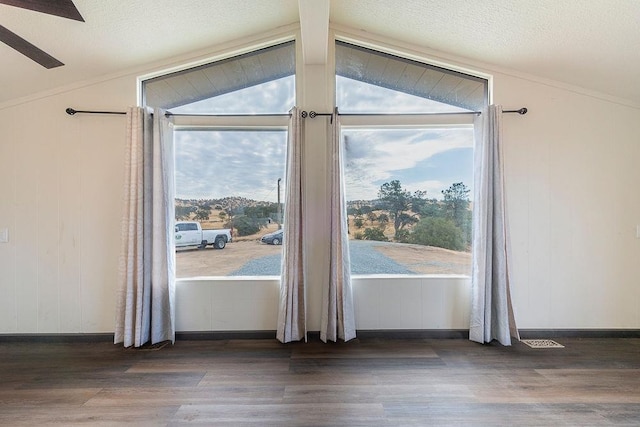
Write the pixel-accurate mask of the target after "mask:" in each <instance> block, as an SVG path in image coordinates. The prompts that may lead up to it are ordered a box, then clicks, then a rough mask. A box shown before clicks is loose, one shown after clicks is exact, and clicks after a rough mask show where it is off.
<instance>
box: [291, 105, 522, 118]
mask: <svg viewBox="0 0 640 427" xmlns="http://www.w3.org/2000/svg"><path fill="white" fill-rule="evenodd" d="M528 111H529V110H528V109H527V108H526V107H522V108H519V109H517V110H502V112H503V113H518V114H521V115H523V114H527V112H528ZM301 114H302V117H307V112H306V111H303V112H302V113H301ZM332 114H333V113H316V112H315V111H309V113H308V115H309V117H311V118H312V119H313V118H314V117H316V116H331V115H332ZM458 114H474V115H478V114H482V113H481V112H480V111H460V112H443V113H338V115H339V116H455V115H458Z"/></svg>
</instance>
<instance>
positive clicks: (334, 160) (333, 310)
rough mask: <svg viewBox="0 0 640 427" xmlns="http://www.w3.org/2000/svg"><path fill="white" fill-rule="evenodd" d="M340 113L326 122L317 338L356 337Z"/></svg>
mask: <svg viewBox="0 0 640 427" xmlns="http://www.w3.org/2000/svg"><path fill="white" fill-rule="evenodd" d="M339 120H340V116H339V115H338V112H337V109H336V111H335V112H334V113H333V115H332V116H331V123H330V124H329V126H330V129H329V132H328V134H329V140H330V145H329V149H330V150H331V153H330V164H329V175H330V180H331V184H330V191H331V195H330V197H331V201H330V206H329V216H330V222H331V230H330V233H331V234H330V239H331V242H330V254H329V283H328V284H327V286H325V287H324V289H323V294H322V321H321V323H320V339H321V340H322V341H324V342H327V340H331V341H337V340H338V338H340V339H342V340H344V341H349V340H350V339H353V338H355V337H356V326H355V316H354V311H353V296H352V289H351V261H350V258H349V236H348V228H347V227H348V226H347V208H346V201H345V192H344V169H343V168H344V165H343V158H344V154H343V153H344V149H343V144H342V139H341V137H340V121H339Z"/></svg>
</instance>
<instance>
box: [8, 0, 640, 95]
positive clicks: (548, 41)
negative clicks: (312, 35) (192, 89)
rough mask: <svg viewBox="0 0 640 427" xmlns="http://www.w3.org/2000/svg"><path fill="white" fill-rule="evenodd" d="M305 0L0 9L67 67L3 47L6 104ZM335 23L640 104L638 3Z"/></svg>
mask: <svg viewBox="0 0 640 427" xmlns="http://www.w3.org/2000/svg"><path fill="white" fill-rule="evenodd" d="M298 1H301V2H306V1H329V0H185V1H180V2H178V1H175V0H136V1H133V0H132V1H119V0H108V1H105V0H74V3H75V4H76V6H77V7H78V10H79V11H80V13H81V14H82V16H83V17H84V19H85V21H86V22H84V23H82V22H76V21H71V20H68V19H63V18H59V17H55V16H49V15H44V14H41V13H37V12H33V11H29V10H23V9H18V8H15V7H11V6H7V5H2V4H0V25H4V26H5V27H7V28H8V29H10V30H12V31H14V32H16V33H17V34H19V35H20V36H22V37H24V38H25V39H27V40H29V41H30V42H32V43H33V44H35V45H36V46H38V47H40V48H41V49H43V50H45V51H47V52H48V53H50V54H51V55H53V56H55V57H56V58H58V59H60V60H61V61H62V62H64V63H65V64H66V65H65V66H64V67H59V68H55V69H51V70H46V69H44V68H42V67H41V66H39V65H37V64H35V63H34V62H32V61H30V60H29V59H27V58H25V57H23V56H22V55H20V54H19V53H17V52H15V51H13V50H12V49H10V48H9V47H7V46H5V45H4V44H1V43H0V65H1V66H0V105H2V104H3V103H5V102H9V101H11V100H14V99H18V98H22V97H25V96H29V95H33V94H35V93H38V92H42V91H46V90H49V89H52V88H55V87H58V86H64V85H69V84H72V83H75V82H79V81H80V82H81V81H86V80H93V79H97V78H100V77H101V76H105V75H112V74H114V73H118V72H121V71H126V70H131V69H133V68H136V67H140V66H142V65H144V64H148V63H151V62H155V61H161V60H165V59H170V58H172V57H175V56H182V55H185V54H188V53H190V52H197V51H199V50H202V49H207V48H211V47H213V46H215V45H217V44H220V43H225V42H230V41H233V40H236V39H239V38H242V37H245V36H250V35H259V34H260V33H263V32H266V31H269V30H273V29H275V28H278V27H281V26H285V25H289V24H292V23H297V22H298V21H299V20H300V18H299V8H298ZM308 18H309V17H308V16H305V19H304V20H303V21H302V22H303V25H305V24H304V23H305V22H307V21H308ZM330 20H331V22H332V23H335V24H338V25H340V26H346V27H350V28H353V29H355V30H365V31H367V32H369V33H372V34H377V35H380V36H384V37H389V38H391V39H394V40H397V41H400V42H403V41H404V42H409V43H411V44H414V45H420V46H424V47H426V48H429V49H434V50H438V51H442V52H445V53H448V54H451V55H455V56H459V57H463V58H469V59H472V60H476V61H481V62H483V63H487V64H495V65H496V66H498V67H501V68H507V69H510V70H514V71H517V72H521V73H526V74H529V75H534V76H538V77H541V78H543V79H551V80H556V81H559V82H563V83H566V84H570V85H574V86H579V87H583V88H585V89H587V90H590V91H597V92H601V93H603V94H607V95H611V96H614V97H618V98H621V99H625V100H628V101H629V102H630V103H632V104H635V105H640V84H639V83H638V82H637V79H638V76H640V1H637V0H561V1H558V0H528V1H525V0H483V1H477V0H455V1H452V0H331V1H330Z"/></svg>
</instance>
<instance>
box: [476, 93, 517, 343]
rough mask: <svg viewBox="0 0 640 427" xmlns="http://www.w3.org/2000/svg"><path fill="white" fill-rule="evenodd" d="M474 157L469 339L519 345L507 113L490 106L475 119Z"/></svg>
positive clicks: (498, 107) (495, 106) (497, 106)
mask: <svg viewBox="0 0 640 427" xmlns="http://www.w3.org/2000/svg"><path fill="white" fill-rule="evenodd" d="M474 127H475V139H476V140H475V154H474V168H475V177H474V186H475V188H474V198H473V201H474V205H475V206H474V209H473V243H472V253H473V267H472V273H471V286H472V305H471V324H470V329H469V339H471V340H472V341H477V342H479V343H485V342H490V341H492V340H498V341H499V342H500V343H501V344H503V345H511V337H515V338H516V339H519V334H518V329H517V328H516V322H515V316H514V313H513V306H512V304H511V291H510V278H509V235H508V228H507V216H506V213H505V200H504V181H503V170H504V166H503V159H502V107H501V106H499V105H491V106H489V107H488V108H486V109H484V110H483V111H482V114H481V115H479V116H478V117H477V118H476V121H475V123H474Z"/></svg>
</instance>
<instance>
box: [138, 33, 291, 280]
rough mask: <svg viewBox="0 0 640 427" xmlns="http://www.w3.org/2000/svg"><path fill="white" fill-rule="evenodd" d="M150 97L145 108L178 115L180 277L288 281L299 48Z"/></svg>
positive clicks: (184, 75) (184, 77)
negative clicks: (285, 263)
mask: <svg viewBox="0 0 640 427" xmlns="http://www.w3.org/2000/svg"><path fill="white" fill-rule="evenodd" d="M142 90H143V100H144V103H145V105H147V106H150V107H160V108H164V109H167V110H169V111H170V112H171V113H172V114H174V115H175V116H174V123H175V127H174V129H175V132H174V143H175V180H176V182H175V188H176V199H175V212H176V218H175V220H176V223H175V233H176V278H193V277H210V276H276V275H279V274H280V263H281V248H282V246H281V244H282V237H281V234H280V233H281V231H280V229H281V226H282V212H283V211H284V204H283V201H284V185H285V179H286V177H285V158H286V149H287V131H286V122H287V118H286V116H287V114H288V112H289V110H290V109H291V108H292V107H293V106H294V104H295V46H294V42H287V43H283V44H279V45H276V46H271V47H268V48H265V49H260V50H257V51H254V52H250V53H246V54H243V55H239V56H235V57H231V58H227V59H224V60H221V61H216V62H212V63H210V64H205V65H201V66H198V67H194V68H190V69H186V70H182V71H179V72H176V73H171V74H167V75H163V76H159V77H155V78H153V79H149V80H146V81H144V82H143V85H142ZM211 115H215V116H216V117H211ZM192 228H195V230H192Z"/></svg>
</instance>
